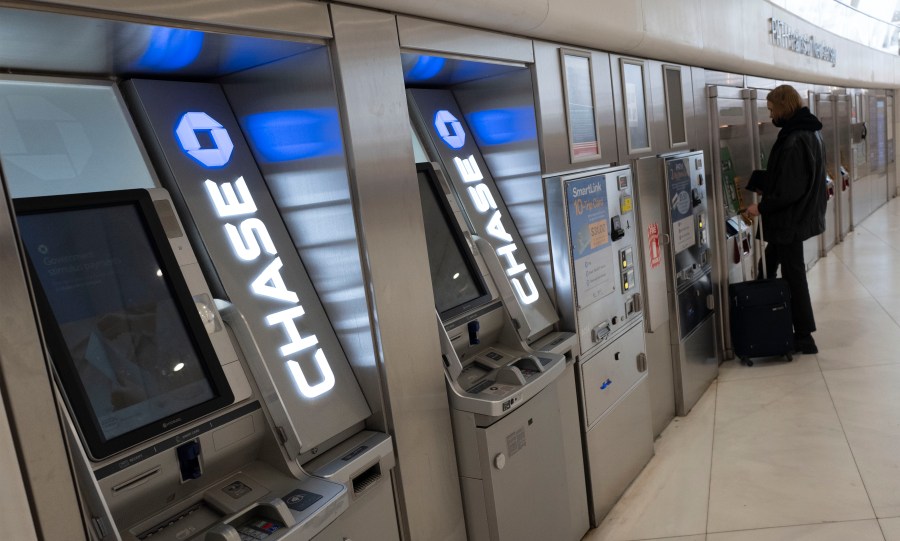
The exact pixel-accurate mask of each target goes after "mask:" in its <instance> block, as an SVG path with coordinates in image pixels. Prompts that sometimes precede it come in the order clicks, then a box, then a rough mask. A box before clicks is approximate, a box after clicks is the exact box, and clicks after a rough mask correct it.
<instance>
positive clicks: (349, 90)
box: [330, 5, 466, 541]
mask: <svg viewBox="0 0 900 541" xmlns="http://www.w3.org/2000/svg"><path fill="white" fill-rule="evenodd" d="M330 9H331V15H332V21H333V25H334V36H335V40H334V42H333V44H332V47H333V48H332V55H333V58H334V61H335V65H336V68H337V71H336V77H337V90H338V94H339V97H340V99H341V100H342V101H343V104H344V110H345V111H346V124H345V137H346V140H347V142H348V148H349V163H350V169H351V171H352V178H351V191H352V192H353V197H354V198H355V202H356V205H355V206H356V213H357V227H358V228H359V236H360V239H361V242H362V245H363V248H364V254H365V256H364V257H365V260H364V262H363V267H364V272H366V274H367V275H368V287H369V290H368V291H367V292H366V294H367V296H368V297H369V302H370V310H371V311H372V318H371V319H372V321H374V322H376V324H377V327H376V328H375V329H374V332H375V335H376V336H375V344H376V356H377V357H378V359H379V362H380V365H381V369H382V386H383V389H384V395H385V410H386V411H387V413H388V424H389V430H390V432H391V435H392V436H393V437H394V441H395V442H396V453H397V459H398V468H397V470H396V472H395V475H396V476H397V478H396V481H397V483H396V489H397V490H396V497H397V498H398V500H399V503H400V505H399V506H398V507H399V509H401V517H400V524H401V531H402V534H403V536H404V538H405V539H410V540H418V539H428V540H435V541H438V540H445V539H446V540H451V539H453V540H463V539H465V537H466V530H465V520H464V518H463V510H462V498H461V494H460V488H459V478H458V474H457V467H456V456H455V451H454V443H453V434H452V428H451V425H450V409H449V406H448V403H449V402H448V397H447V389H446V385H445V382H444V374H443V367H442V366H441V363H440V358H441V349H440V345H439V339H438V332H437V326H436V324H435V319H434V296H433V293H432V288H431V274H430V272H429V270H428V263H427V262H428V252H427V249H426V244H425V233H424V222H423V219H422V214H421V203H420V201H419V188H418V180H417V176H416V170H415V160H414V156H413V149H412V144H411V139H410V122H409V113H408V109H407V102H406V93H405V88H404V83H403V71H402V65H401V57H400V46H399V39H398V35H397V21H396V20H395V17H394V16H393V15H390V14H385V13H380V12H373V11H367V10H363V9H359V8H351V7H346V6H338V5H332V6H330Z"/></svg>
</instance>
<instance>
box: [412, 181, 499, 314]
mask: <svg viewBox="0 0 900 541" xmlns="http://www.w3.org/2000/svg"><path fill="white" fill-rule="evenodd" d="M417 169H418V173H419V194H420V195H421V198H422V215H423V218H424V220H425V239H426V242H427V243H428V263H429V265H430V267H431V284H432V287H433V288H434V304H435V307H436V308H437V311H438V313H440V315H441V319H443V320H444V321H447V320H448V319H450V318H452V317H454V316H456V315H458V314H461V313H463V312H465V311H468V310H470V309H472V308H474V307H476V306H479V305H481V304H484V303H485V302H488V301H489V300H490V299H491V296H490V292H489V291H488V289H487V286H486V285H485V283H484V280H483V279H482V277H481V274H480V273H479V272H478V265H476V264H475V261H474V260H473V258H472V253H471V252H470V251H469V247H468V246H467V245H466V242H465V239H464V238H463V236H462V232H461V231H460V230H459V226H458V225H457V223H456V219H455V218H454V217H453V214H452V210H451V209H450V208H449V204H448V203H447V201H446V197H445V195H444V192H443V190H442V189H441V187H440V185H439V184H438V180H437V177H436V176H435V172H434V170H433V169H432V168H431V165H429V164H419V165H418V166H417Z"/></svg>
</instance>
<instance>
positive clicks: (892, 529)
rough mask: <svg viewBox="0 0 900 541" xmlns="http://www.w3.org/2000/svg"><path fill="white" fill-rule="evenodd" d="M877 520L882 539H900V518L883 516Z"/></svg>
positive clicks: (898, 540) (894, 540) (891, 540)
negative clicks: (882, 535)
mask: <svg viewBox="0 0 900 541" xmlns="http://www.w3.org/2000/svg"><path fill="white" fill-rule="evenodd" d="M878 522H879V523H880V524H881V533H883V534H884V541H900V518H883V519H880V520H879V521H878Z"/></svg>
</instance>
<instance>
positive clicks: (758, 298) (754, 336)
mask: <svg viewBox="0 0 900 541" xmlns="http://www.w3.org/2000/svg"><path fill="white" fill-rule="evenodd" d="M728 297H729V299H730V303H729V304H730V308H731V345H732V348H733V349H734V354H735V355H736V356H737V357H738V358H740V359H741V362H742V363H743V364H746V365H747V366H753V361H751V360H750V359H751V358H752V357H775V356H778V355H784V356H785V357H787V360H788V361H790V360H792V359H793V353H794V333H793V330H792V327H791V292H790V290H789V289H788V285H787V282H786V281H784V280H783V279H781V278H778V279H770V280H765V279H764V280H751V281H748V282H740V283H737V284H731V285H729V286H728Z"/></svg>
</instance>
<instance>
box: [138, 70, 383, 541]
mask: <svg viewBox="0 0 900 541" xmlns="http://www.w3.org/2000/svg"><path fill="white" fill-rule="evenodd" d="M245 84H246V83H245ZM125 92H126V94H127V96H128V98H129V101H130V102H131V105H132V109H133V111H134V114H135V116H136V117H137V123H138V125H139V127H140V129H141V130H142V133H143V134H144V140H145V141H146V142H147V144H148V147H149V151H150V154H151V157H152V158H153V159H154V161H155V162H156V164H157V170H158V171H159V173H160V175H161V177H162V178H163V181H164V183H165V184H166V185H167V186H168V187H169V188H170V190H171V192H172V194H173V199H174V200H175V207H176V208H177V209H178V210H179V211H180V213H181V215H183V216H190V217H191V221H192V225H193V227H192V228H191V232H190V233H189V236H190V237H191V240H192V241H193V243H194V245H195V246H202V247H203V249H204V254H203V260H204V263H205V269H204V270H205V272H206V273H207V276H208V279H210V280H211V281H214V283H215V286H216V289H218V292H217V294H218V295H221V296H227V298H228V299H230V301H231V303H232V307H231V308H230V311H231V312H232V314H233V315H232V321H231V324H232V326H233V327H234V328H235V329H236V330H235V335H236V337H237V339H238V342H239V344H240V345H241V349H242V350H243V351H244V352H245V355H246V356H247V358H248V364H249V366H250V369H251V371H252V373H253V376H254V379H255V381H256V382H257V385H258V386H259V387H260V392H261V393H262V396H263V397H264V399H265V402H266V405H267V407H268V410H269V411H270V412H271V415H272V418H273V423H274V424H275V429H276V433H277V435H278V439H279V443H280V444H281V449H282V452H283V454H284V456H285V457H286V458H287V459H290V460H295V461H296V462H297V463H298V464H299V465H302V468H304V469H305V470H306V471H308V472H309V473H311V474H313V475H316V476H319V477H322V478H324V479H329V480H333V481H336V482H339V483H342V484H345V485H346V486H347V487H348V488H349V489H350V490H352V492H351V494H352V496H353V497H354V498H362V497H364V494H366V493H367V492H369V493H376V492H377V493H378V497H377V498H374V497H373V498H372V499H370V500H369V501H370V502H371V501H372V500H377V502H379V503H378V505H377V506H376V507H380V509H370V510H369V512H368V513H367V514H366V516H367V517H368V520H371V517H373V516H380V517H381V518H380V519H378V520H377V521H376V522H375V523H373V524H369V525H364V524H362V523H360V522H358V521H359V517H356V518H351V517H349V516H348V517H347V520H348V522H350V523H351V524H352V525H351V524H340V523H337V524H336V525H333V526H334V529H336V530H340V529H341V528H344V529H346V528H348V527H349V528H350V530H351V531H356V532H357V533H356V535H357V536H358V535H360V534H361V533H364V532H365V531H366V528H368V527H371V528H372V529H371V530H368V531H370V532H371V531H378V532H380V533H379V535H381V536H384V537H386V538H398V537H399V533H398V531H397V529H396V523H395V522H394V523H393V524H391V523H390V522H391V521H394V518H395V517H393V516H391V514H390V513H389V510H390V507H385V504H389V503H392V501H391V500H392V494H391V491H390V485H389V483H386V482H381V483H380V482H379V481H383V480H385V479H387V478H388V477H387V475H388V473H389V471H390V469H391V468H392V467H393V449H392V443H391V439H390V437H389V436H387V435H386V434H384V433H381V432H375V431H370V430H364V429H363V422H364V421H365V420H366V418H367V417H369V416H370V415H371V410H370V408H369V406H368V404H367V402H366V400H365V397H364V396H363V394H362V392H361V390H360V387H359V384H358V382H357V379H356V377H355V376H354V373H353V371H352V370H351V366H350V364H349V360H348V358H347V356H346V354H345V352H344V349H343V346H342V344H341V342H340V341H339V340H338V337H337V334H336V333H335V330H334V328H333V327H332V326H331V323H330V319H329V318H330V314H328V313H327V312H326V310H325V307H324V306H323V304H322V302H321V301H320V300H319V294H318V291H317V289H316V287H315V286H314V285H313V281H312V280H311V277H310V274H309V272H308V270H307V269H315V268H316V267H315V266H314V264H313V265H311V264H310V263H313V262H312V261H310V259H307V261H310V263H307V262H306V261H304V260H303V259H301V251H300V247H301V246H302V242H301V240H300V239H298V238H297V236H298V235H299V234H301V233H302V232H303V230H302V229H299V230H298V229H292V228H291V223H292V222H287V221H286V220H285V218H284V214H283V213H282V212H283V210H282V208H279V205H278V200H277V197H278V196H279V195H282V194H284V192H283V191H279V190H280V189H283V186H281V185H279V184H276V183H277V182H278V180H279V178H281V177H278V178H275V179H272V178H271V177H269V178H267V177H265V176H264V175H263V173H262V172H261V171H260V169H259V168H258V166H257V161H259V162H263V159H262V158H261V157H258V156H259V154H258V153H260V152H262V151H263V150H265V149H261V148H260V146H261V143H260V141H259V140H254V145H255V146H253V145H251V144H250V140H249V139H248V138H245V137H244V130H242V128H244V126H242V125H241V124H240V123H239V122H238V120H237V118H236V116H235V113H234V112H233V107H234V108H240V107H241V103H242V100H241V99H240V97H239V96H235V95H232V96H231V99H230V100H229V99H228V98H227V97H226V91H225V89H223V87H222V86H220V85H218V84H212V83H184V82H172V81H154V80H139V79H134V80H131V81H129V82H127V83H126V84H125ZM255 96H256V97H255V101H256V102H257V103H259V102H261V101H264V99H265V98H264V96H265V94H262V95H261V94H260V93H259V91H258V90H257V92H256V93H255ZM291 114H295V113H292V112H291ZM248 117H249V118H250V120H249V121H248V120H247V118H248ZM244 118H245V126H248V127H247V128H244V129H245V130H246V132H247V133H248V134H249V136H248V137H249V138H252V137H253V136H254V134H255V132H254V131H253V126H254V124H253V121H254V120H255V119H258V118H259V115H257V116H252V115H247V116H245V117H244ZM328 118H329V120H330V121H331V122H334V123H336V122H337V115H336V112H335V113H334V114H333V115H332V116H330V117H328ZM266 120H267V119H266V117H263V120H261V122H265V121H266ZM246 122H249V125H248V124H246ZM281 122H285V120H283V119H282V120H281ZM310 124H312V123H311V122H310V121H309V120H307V127H308V128H309V127H310ZM173 127H174V130H173V129H172V128H173ZM272 129H277V128H271V127H270V128H269V130H270V131H271V130H272ZM332 129H333V130H339V128H338V127H337V126H336V125H335V126H334V127H333V128H332ZM313 133H315V134H318V135H319V139H318V140H313V141H309V142H308V143H307V147H304V148H308V147H309V146H312V147H314V148H315V145H316V143H318V144H319V145H323V146H324V145H328V144H331V145H334V144H335V143H334V141H327V140H323V139H324V138H323V137H322V136H321V133H320V131H313ZM203 137H208V138H209V139H207V140H205V141H204V142H201V138H203ZM276 137H277V135H276ZM337 144H338V145H340V142H339V140H338V142H337ZM251 148H252V150H255V151H256V152H257V154H256V155H254V154H253V153H252V151H251ZM333 152H335V153H338V154H339V153H340V146H338V149H334V150H333ZM282 171H283V169H282ZM309 174H310V175H311V176H312V177H313V179H312V180H310V181H309V184H308V185H307V188H306V192H307V193H311V192H312V193H315V190H314V189H313V188H312V186H316V187H321V185H322V183H326V184H327V180H328V179H322V178H321V176H320V175H318V174H317V173H316V172H315V171H312V172H310V173H309ZM304 180H305V179H304V178H303V175H302V174H300V175H299V178H297V177H293V176H292V177H291V179H290V181H291V182H294V183H302V182H304ZM330 186H331V187H332V190H334V189H335V188H334V185H330ZM319 216H320V219H322V220H323V221H324V220H327V218H326V217H323V215H322V214H321V213H320V214H319ZM297 220H299V218H294V219H293V220H292V221H293V222H296V221H297ZM301 223H302V222H301ZM333 227H337V226H334V225H333ZM307 234H309V233H308V232H307ZM303 254H304V255H306V256H310V254H309V253H308V252H303ZM336 255H337V254H336V253H334V252H332V256H336ZM320 287H321V286H320ZM369 507H371V506H369ZM323 535H324V536H325V538H328V539H330V538H332V537H334V536H335V535H336V534H335V533H327V532H326V533H325V534H323ZM335 538H337V537H335Z"/></svg>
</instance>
